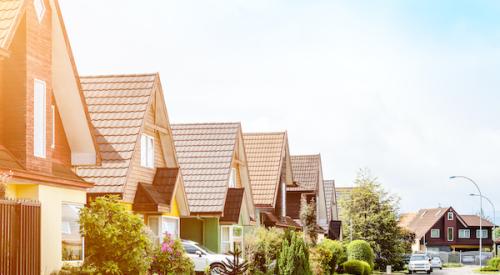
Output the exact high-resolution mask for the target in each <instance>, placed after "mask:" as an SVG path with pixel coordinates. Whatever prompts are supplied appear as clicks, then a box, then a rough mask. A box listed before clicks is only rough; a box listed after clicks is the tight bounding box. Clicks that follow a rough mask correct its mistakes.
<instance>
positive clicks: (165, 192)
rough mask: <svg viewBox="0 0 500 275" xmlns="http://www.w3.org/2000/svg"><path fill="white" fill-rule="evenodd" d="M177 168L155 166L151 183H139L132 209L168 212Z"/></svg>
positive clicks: (177, 171) (177, 172)
mask: <svg viewBox="0 0 500 275" xmlns="http://www.w3.org/2000/svg"><path fill="white" fill-rule="evenodd" d="M178 175H179V168H157V169H156V173H155V177H154V180H153V184H148V183H143V182H141V183H139V186H138V187H137V191H136V193H135V198H134V204H133V207H132V209H133V210H134V211H141V212H165V213H166V212H170V210H171V209H172V205H171V204H172V201H173V198H174V193H175V186H176V182H177V177H178Z"/></svg>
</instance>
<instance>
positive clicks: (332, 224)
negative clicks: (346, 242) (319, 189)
mask: <svg viewBox="0 0 500 275" xmlns="http://www.w3.org/2000/svg"><path fill="white" fill-rule="evenodd" d="M323 184H324V186H325V198H326V214H327V217H328V222H329V224H328V238H330V239H332V240H342V221H341V220H340V219H339V214H338V204H337V197H336V192H335V181H334V180H324V181H323Z"/></svg>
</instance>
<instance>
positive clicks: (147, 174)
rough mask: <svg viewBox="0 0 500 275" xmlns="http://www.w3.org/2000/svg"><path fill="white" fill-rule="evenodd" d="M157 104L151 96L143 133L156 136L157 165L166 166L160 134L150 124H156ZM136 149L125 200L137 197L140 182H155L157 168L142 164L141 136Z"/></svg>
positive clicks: (128, 200) (131, 200) (130, 200)
mask: <svg viewBox="0 0 500 275" xmlns="http://www.w3.org/2000/svg"><path fill="white" fill-rule="evenodd" d="M154 105H155V96H154V95H152V96H151V104H149V106H148V109H147V110H146V114H145V119H144V126H143V127H144V128H143V133H144V134H146V135H149V136H152V137H154V148H155V167H166V163H165V158H164V156H163V150H162V148H161V142H160V135H159V134H158V132H157V131H155V130H154V129H153V128H152V127H151V126H150V125H154V124H155V110H154V108H153V106H154ZM135 146H136V147H135V148H136V150H135V151H134V155H133V156H132V162H131V169H130V172H129V173H130V174H129V177H128V179H127V184H126V187H125V188H126V189H125V192H124V194H123V201H125V202H133V201H134V197H135V191H136V190H137V184H138V183H139V182H144V183H153V178H154V175H155V172H156V169H155V168H147V167H142V166H141V150H142V148H141V137H140V136H139V137H138V139H137V141H136V144H135Z"/></svg>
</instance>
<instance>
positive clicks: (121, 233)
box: [80, 196, 151, 274]
mask: <svg viewBox="0 0 500 275" xmlns="http://www.w3.org/2000/svg"><path fill="white" fill-rule="evenodd" d="M80 232H81V234H82V235H83V237H84V238H85V262H84V266H88V267H94V268H95V269H96V273H102V274H146V272H147V271H148V269H149V266H150V264H151V257H150V256H149V255H150V252H151V240H150V239H149V238H148V236H147V233H146V230H145V226H144V223H143V221H142V219H141V218H140V217H139V216H137V215H135V214H133V213H131V212H130V211H128V210H127V209H126V208H125V206H124V205H123V204H121V203H119V202H118V197H117V196H110V197H107V196H106V197H99V198H97V199H96V200H95V201H92V202H91V203H90V205H89V206H87V207H85V208H83V209H82V210H81V212H80Z"/></svg>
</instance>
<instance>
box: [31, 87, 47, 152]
mask: <svg viewBox="0 0 500 275" xmlns="http://www.w3.org/2000/svg"><path fill="white" fill-rule="evenodd" d="M33 155H34V156H35V157H39V158H46V157H47V85H46V83H45V81H43V80H40V79H35V80H34V83H33Z"/></svg>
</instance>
